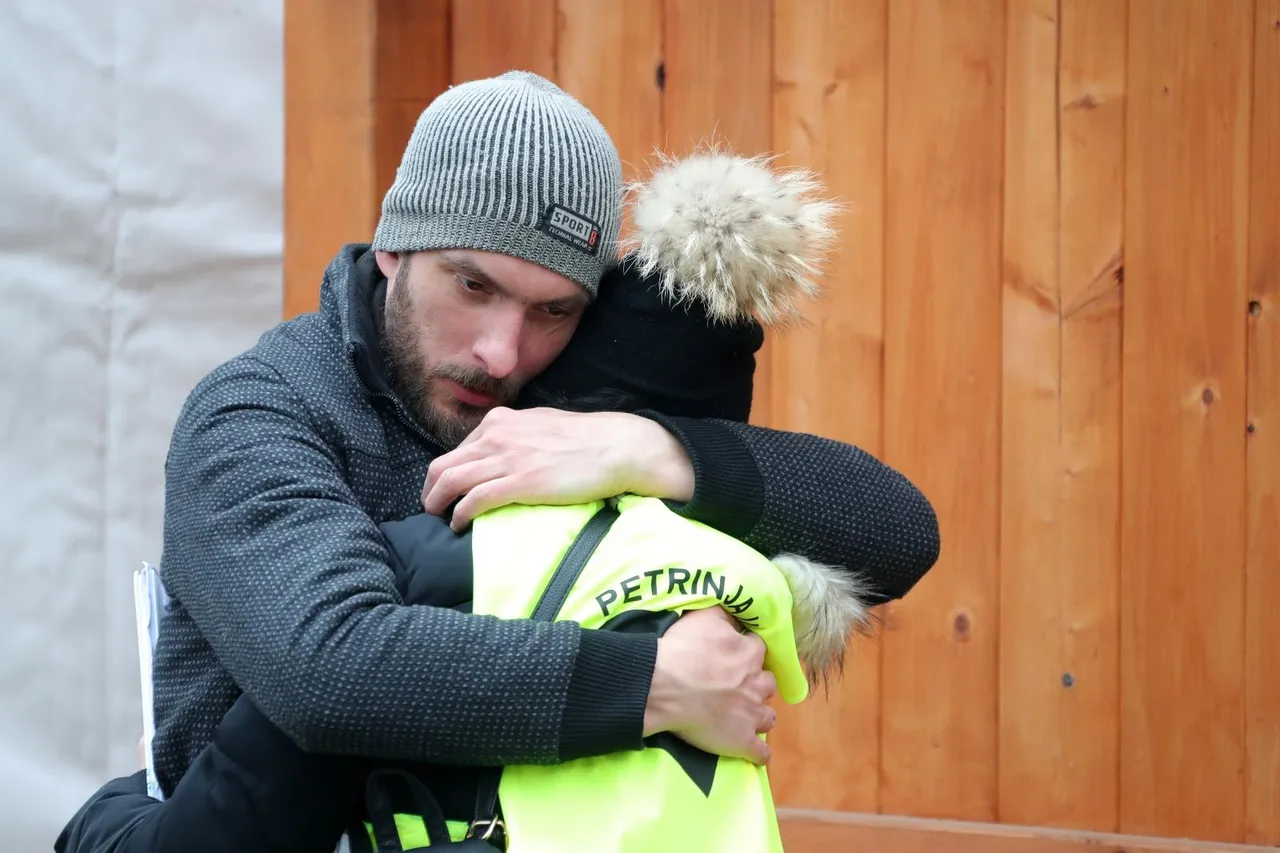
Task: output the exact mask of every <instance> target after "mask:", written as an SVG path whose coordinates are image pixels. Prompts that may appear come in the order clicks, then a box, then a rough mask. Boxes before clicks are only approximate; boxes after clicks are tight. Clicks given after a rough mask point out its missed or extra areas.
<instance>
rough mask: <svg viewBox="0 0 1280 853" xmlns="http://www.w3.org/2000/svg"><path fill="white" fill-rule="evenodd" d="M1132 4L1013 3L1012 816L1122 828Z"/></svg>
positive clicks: (1007, 497)
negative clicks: (1127, 68) (1126, 198)
mask: <svg viewBox="0 0 1280 853" xmlns="http://www.w3.org/2000/svg"><path fill="white" fill-rule="evenodd" d="M1125 17H1126V6H1125V3H1124V2H1123V0H1064V2H1062V3H1061V4H1059V3H1058V2H1057V0H1015V2H1011V3H1010V6H1009V30H1008V32H1009V42H1008V50H1009V66H1008V73H1007V75H1006V79H1007V81H1008V99H1007V104H1006V110H1007V114H1006V139H1005V163H1006V167H1005V217H1004V218H1005V240H1004V253H1005V270H1004V272H1005V293H1004V295H1005V300H1004V402H1003V423H1002V429H1001V443H1002V447H1003V451H1004V453H1003V459H1002V462H1001V470H1002V484H1001V502H1002V519H1003V520H1002V524H1001V532H1002V537H1001V551H1000V554H1001V574H1000V578H1001V601H1000V637H1001V639H1000V643H1001V648H1000V703H1001V709H1002V712H1001V714H1000V765H999V780H1000V811H999V814H1000V819H1001V820H1002V821H1008V822H1012V823H1020V824H1043V825H1049V826H1065V827H1076V828H1081V829H1095V830H1100V829H1114V828H1115V827H1116V825H1117V820H1118V808H1119V791H1118V790H1117V786H1116V773H1117V762H1118V750H1119V743H1118V740H1119V731H1118V729H1119V720H1118V702H1119V696H1118V687H1117V668H1118V665H1119V657H1118V655H1119V647H1118V637H1117V635H1118V619H1117V607H1118V603H1117V578H1118V573H1119V556H1120V554H1119V537H1118V533H1119V531H1118V525H1117V523H1116V519H1117V518H1118V516H1119V496H1120V344H1121V315H1120V307H1121V286H1120V279H1121V277H1122V273H1121V264H1122V255H1121V245H1122V240H1123V227H1122V212H1123V205H1122V204H1120V202H1119V199H1120V198H1121V197H1122V192H1123V172H1124V114H1125V105H1124V64H1125Z"/></svg>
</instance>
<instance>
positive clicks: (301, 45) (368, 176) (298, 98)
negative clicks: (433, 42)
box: [283, 0, 377, 319]
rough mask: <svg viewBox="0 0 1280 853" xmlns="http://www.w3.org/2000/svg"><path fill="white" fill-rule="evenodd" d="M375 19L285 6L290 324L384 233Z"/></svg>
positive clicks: (323, 7)
mask: <svg viewBox="0 0 1280 853" xmlns="http://www.w3.org/2000/svg"><path fill="white" fill-rule="evenodd" d="M376 19H377V2H376V0H286V2H285V5H284V306H283V313H284V317H285V318H286V319H287V318H289V317H293V316H295V315H297V314H300V313H303V312H307V311H313V310H315V309H316V307H317V306H318V305H319V293H320V281H321V278H322V276H323V275H324V270H325V267H326V266H327V265H328V264H329V261H330V260H331V259H332V258H333V256H334V254H336V253H337V251H338V249H339V248H341V247H342V245H343V244H344V243H349V242H352V241H355V240H362V239H368V238H369V237H371V236H372V234H373V228H374V226H375V225H376V223H377V200H376V199H375V191H374V175H373V169H374V153H373V152H374V134H373V127H374V116H373V104H374V76H373V63H372V61H368V62H366V61H362V58H363V57H372V55H373V53H374V50H375V48H376V31H377V30H376ZM338 56H340V57H344V61H342V62H335V61H334V57H338Z"/></svg>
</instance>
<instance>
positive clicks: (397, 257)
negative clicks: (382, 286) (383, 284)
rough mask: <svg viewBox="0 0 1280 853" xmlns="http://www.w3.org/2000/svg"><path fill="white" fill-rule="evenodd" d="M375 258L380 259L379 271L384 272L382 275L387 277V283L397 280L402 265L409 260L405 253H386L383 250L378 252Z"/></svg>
mask: <svg viewBox="0 0 1280 853" xmlns="http://www.w3.org/2000/svg"><path fill="white" fill-rule="evenodd" d="M373 256H374V257H375V258H377V259H378V269H380V270H382V274H383V275H384V276H386V278H387V281H395V280H396V273H397V272H399V271H400V264H402V263H404V262H405V261H406V260H408V258H409V256H408V255H407V254H405V253H403V252H384V251H382V250H381V249H378V250H376V251H375V252H374V253H373Z"/></svg>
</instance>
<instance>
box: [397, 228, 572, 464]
mask: <svg viewBox="0 0 1280 853" xmlns="http://www.w3.org/2000/svg"><path fill="white" fill-rule="evenodd" d="M377 258H378V267H379V268H380V269H381V270H382V273H383V275H385V276H386V277H387V280H388V289H387V306H386V337H387V340H386V353H387V357H388V359H389V360H390V362H391V365H390V366H391V369H392V371H393V373H394V375H395V382H396V388H397V391H398V392H399V393H400V395H401V396H402V398H403V399H404V401H405V402H406V403H407V404H408V405H409V406H410V407H412V409H413V411H414V413H415V414H416V415H417V416H418V418H419V419H420V420H421V421H422V422H423V423H424V424H425V425H426V426H427V428H428V429H429V430H430V431H431V432H432V434H433V435H434V436H436V438H438V439H439V440H440V442H441V443H442V444H444V446H445V447H454V446H456V445H457V444H458V443H459V442H460V441H462V440H463V439H464V438H465V437H466V436H467V434H468V433H469V432H471V430H473V429H475V427H476V426H477V425H478V424H479V423H480V420H481V419H482V418H483V417H484V415H485V413H486V412H488V411H489V410H490V409H492V408H494V407H495V406H504V405H510V404H511V402H512V401H513V400H514V399H515V397H516V396H517V395H518V394H519V393H520V389H521V388H523V387H524V384H525V383H526V382H528V381H529V380H530V379H531V378H533V377H534V376H537V375H538V374H539V373H541V372H542V371H543V370H544V369H546V367H547V365H549V364H550V363H551V362H552V361H553V360H554V359H555V357H556V356H557V355H559V354H560V352H561V350H563V349H564V347H565V345H566V344H567V343H568V342H569V338H570V336H572V335H573V332H574V330H575V329H577V327H578V321H579V320H580V319H581V318H582V311H583V309H584V308H585V307H586V305H587V294H586V291H584V290H583V289H582V287H581V286H580V285H578V284H576V283H575V282H573V281H572V280H570V279H568V278H565V277H564V276H562V275H559V274H558V273H554V272H552V271H551V270H548V269H546V268H545V267H540V266H538V265H537V264H534V263H531V262H529V261H526V260H522V259H520V258H513V257H510V256H508V255H499V254H494V253H491V252H477V251H471V250H461V249H459V250H451V251H439V252H416V253H413V254H412V255H408V254H400V255H396V254H390V253H386V252H378V253H377Z"/></svg>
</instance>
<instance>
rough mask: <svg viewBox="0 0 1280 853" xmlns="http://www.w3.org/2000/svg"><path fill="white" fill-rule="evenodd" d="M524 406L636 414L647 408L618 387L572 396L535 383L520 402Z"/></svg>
mask: <svg viewBox="0 0 1280 853" xmlns="http://www.w3.org/2000/svg"><path fill="white" fill-rule="evenodd" d="M519 405H520V406H521V407H522V408H532V407H534V406H547V407H549V408H552V409H560V410H562V411H566V412H626V413H628V414H634V413H636V412H638V411H640V410H641V409H644V408H646V406H645V404H644V401H642V400H640V399H638V398H636V397H635V396H634V395H632V394H628V393H627V392H625V391H619V390H618V389H616V388H599V389H596V390H593V391H588V392H584V393H581V394H575V395H573V396H572V397H570V396H568V395H566V394H563V393H561V392H559V391H556V390H553V389H549V388H544V387H542V386H540V385H537V384H533V385H530V386H529V387H528V389H527V392H526V394H525V395H524V397H523V398H522V401H521V403H520V404H519Z"/></svg>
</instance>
